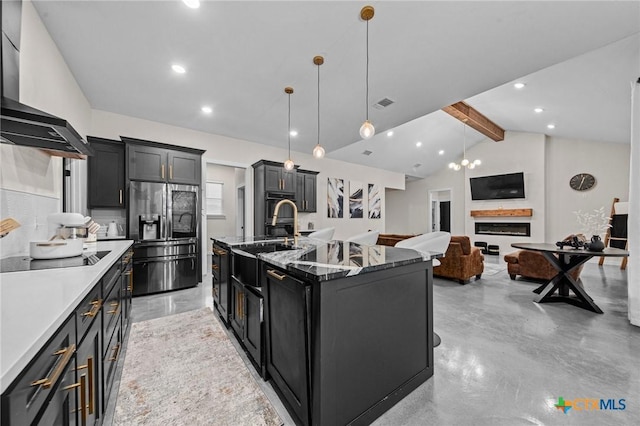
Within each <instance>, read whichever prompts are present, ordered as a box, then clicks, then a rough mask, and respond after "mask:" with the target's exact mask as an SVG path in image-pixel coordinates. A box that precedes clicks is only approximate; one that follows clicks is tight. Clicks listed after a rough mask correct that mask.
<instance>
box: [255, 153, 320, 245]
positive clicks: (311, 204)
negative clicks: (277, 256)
mask: <svg viewBox="0 0 640 426" xmlns="http://www.w3.org/2000/svg"><path fill="white" fill-rule="evenodd" d="M253 169H254V170H253V183H254V185H253V195H254V201H253V207H254V215H253V217H254V233H255V235H276V236H282V235H287V234H290V233H291V232H292V229H293V227H292V225H293V208H292V207H291V206H289V205H286V204H285V205H283V206H282V208H281V209H280V211H279V212H278V221H277V224H276V225H275V226H272V225H271V223H272V219H273V211H274V208H275V206H276V204H277V203H278V202H279V201H280V200H282V199H289V200H291V201H294V202H295V203H296V206H297V208H298V211H299V212H315V211H316V175H317V174H318V173H317V172H313V171H309V170H295V169H294V170H292V171H287V170H285V169H284V166H283V164H282V163H277V162H273V161H267V160H260V161H258V162H257V163H255V164H253Z"/></svg>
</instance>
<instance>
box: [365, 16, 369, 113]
mask: <svg viewBox="0 0 640 426" xmlns="http://www.w3.org/2000/svg"><path fill="white" fill-rule="evenodd" d="M366 80H367V105H366V114H365V115H366V117H367V121H369V21H368V20H367V78H366Z"/></svg>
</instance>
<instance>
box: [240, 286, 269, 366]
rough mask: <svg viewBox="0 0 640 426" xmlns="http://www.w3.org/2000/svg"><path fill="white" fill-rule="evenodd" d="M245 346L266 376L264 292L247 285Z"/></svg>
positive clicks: (243, 339) (245, 296) (245, 294)
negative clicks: (264, 360) (263, 349)
mask: <svg viewBox="0 0 640 426" xmlns="http://www.w3.org/2000/svg"><path fill="white" fill-rule="evenodd" d="M244 306H245V307H244V314H245V318H244V319H245V320H244V334H243V336H242V342H243V343H244V347H245V349H246V350H247V352H248V353H249V356H250V357H251V358H252V359H253V361H254V363H255V364H256V366H257V367H258V369H259V373H260V375H261V376H263V377H264V371H263V363H262V294H260V290H258V289H256V288H253V287H251V286H245V292H244Z"/></svg>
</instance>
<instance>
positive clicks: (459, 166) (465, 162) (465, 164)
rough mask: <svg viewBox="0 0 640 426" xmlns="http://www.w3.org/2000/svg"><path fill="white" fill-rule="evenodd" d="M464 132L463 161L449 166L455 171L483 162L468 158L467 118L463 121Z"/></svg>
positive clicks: (470, 167)
mask: <svg viewBox="0 0 640 426" xmlns="http://www.w3.org/2000/svg"><path fill="white" fill-rule="evenodd" d="M462 134H463V145H462V161H460V163H449V168H450V169H453V170H455V171H458V170H460V169H462V168H463V167H466V168H467V169H475V168H476V166H479V165H480V164H482V161H480V160H473V161H469V160H468V159H467V120H466V119H465V120H463V121H462Z"/></svg>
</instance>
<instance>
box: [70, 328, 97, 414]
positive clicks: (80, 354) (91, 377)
mask: <svg viewBox="0 0 640 426" xmlns="http://www.w3.org/2000/svg"><path fill="white" fill-rule="evenodd" d="M100 331H101V323H100V318H98V319H96V320H95V321H94V322H93V324H92V325H91V328H89V331H88V332H87V334H86V335H85V336H84V339H83V340H82V342H80V345H79V346H78V351H77V353H76V360H77V367H76V371H77V375H78V380H81V379H83V380H84V386H82V387H79V388H78V393H79V394H80V399H83V398H84V400H85V401H86V404H85V411H84V412H81V415H82V417H83V418H84V421H81V422H80V424H87V425H95V424H98V423H99V422H100V421H101V418H102V410H101V407H102V380H101V371H102V368H101V367H102V363H101V362H100V358H101V350H100ZM83 393H84V395H83Z"/></svg>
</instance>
